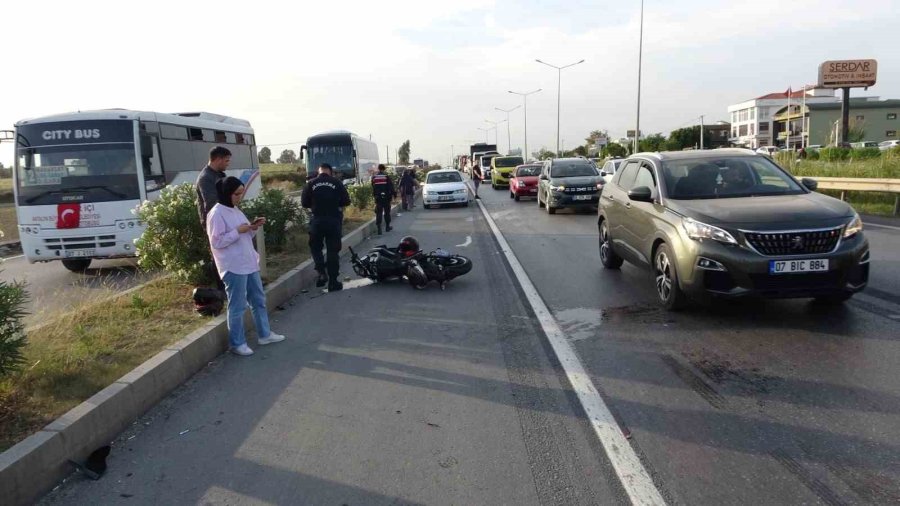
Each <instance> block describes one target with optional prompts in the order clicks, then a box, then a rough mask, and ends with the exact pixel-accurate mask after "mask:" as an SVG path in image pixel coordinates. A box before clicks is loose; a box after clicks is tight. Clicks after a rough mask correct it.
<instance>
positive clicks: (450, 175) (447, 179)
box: [425, 172, 462, 184]
mask: <svg viewBox="0 0 900 506" xmlns="http://www.w3.org/2000/svg"><path fill="white" fill-rule="evenodd" d="M461 182H462V178H461V177H460V176H459V172H432V173H431V174H428V179H426V180H425V183H426V184H440V183H461Z"/></svg>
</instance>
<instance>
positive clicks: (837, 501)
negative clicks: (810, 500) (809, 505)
mask: <svg viewBox="0 0 900 506" xmlns="http://www.w3.org/2000/svg"><path fill="white" fill-rule="evenodd" d="M770 455H771V456H772V458H774V459H775V460H776V461H778V463H779V464H781V466H782V467H784V468H785V469H786V470H787V471H788V472H789V473H791V474H792V475H793V476H794V477H795V478H797V479H798V480H799V481H800V482H801V483H803V484H804V485H806V488H808V489H809V490H811V491H812V492H813V493H814V494H816V495H817V496H818V497H819V499H821V500H822V502H824V503H825V504H828V505H830V506H843V505H844V504H847V503H845V502H844V501H842V500H841V498H840V497H838V495H837V494H836V493H835V492H834V491H833V490H831V488H830V487H828V485H826V484H825V483H823V482H822V481H821V480H819V479H818V478H816V477H815V476H814V475H813V474H812V473H811V472H810V471H809V470H807V469H806V468H805V467H803V465H802V464H800V463H799V462H797V461H796V460H794V458H793V457H791V456H790V455H788V454H787V452H785V451H783V450H774V451H772V452H771V453H770Z"/></svg>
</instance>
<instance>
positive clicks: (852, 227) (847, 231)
mask: <svg viewBox="0 0 900 506" xmlns="http://www.w3.org/2000/svg"><path fill="white" fill-rule="evenodd" d="M862 229H863V223H862V220H861V219H859V215H858V214H856V213H854V214H853V219H852V220H850V223H849V224H847V227H846V228H844V239H849V238H851V237H853V236H854V235H856V234H858V233H860V232H862Z"/></svg>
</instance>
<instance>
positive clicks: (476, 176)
mask: <svg viewBox="0 0 900 506" xmlns="http://www.w3.org/2000/svg"><path fill="white" fill-rule="evenodd" d="M481 178H482V173H481V167H480V166H479V165H478V162H475V163H473V164H472V184H473V185H475V198H476V199H480V198H481V197H479V196H478V187H479V186H481Z"/></svg>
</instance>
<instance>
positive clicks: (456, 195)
mask: <svg viewBox="0 0 900 506" xmlns="http://www.w3.org/2000/svg"><path fill="white" fill-rule="evenodd" d="M422 202H423V204H424V206H425V209H431V207H432V206H442V205H451V204H453V205H463V206H468V205H469V188H468V186H466V183H465V182H464V181H463V178H462V176H461V175H460V174H459V172H458V171H455V170H453V169H441V170H433V171H431V172H429V173H428V174H427V175H426V176H425V184H424V186H423V187H422Z"/></svg>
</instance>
